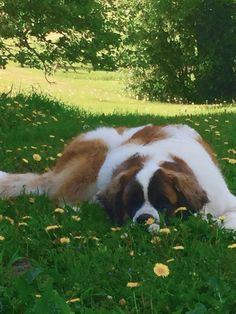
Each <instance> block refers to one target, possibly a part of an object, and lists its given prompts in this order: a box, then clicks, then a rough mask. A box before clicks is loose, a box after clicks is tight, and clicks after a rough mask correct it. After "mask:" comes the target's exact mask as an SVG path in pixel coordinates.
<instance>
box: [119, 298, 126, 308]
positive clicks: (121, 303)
mask: <svg viewBox="0 0 236 314" xmlns="http://www.w3.org/2000/svg"><path fill="white" fill-rule="evenodd" d="M119 304H120V305H121V306H125V305H126V301H125V299H124V298H122V299H120V300H119Z"/></svg>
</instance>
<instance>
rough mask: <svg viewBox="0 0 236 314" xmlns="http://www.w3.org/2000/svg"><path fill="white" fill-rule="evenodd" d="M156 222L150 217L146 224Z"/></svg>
mask: <svg viewBox="0 0 236 314" xmlns="http://www.w3.org/2000/svg"><path fill="white" fill-rule="evenodd" d="M154 222H155V219H154V218H152V217H150V218H148V219H147V220H146V221H145V225H152V224H154Z"/></svg>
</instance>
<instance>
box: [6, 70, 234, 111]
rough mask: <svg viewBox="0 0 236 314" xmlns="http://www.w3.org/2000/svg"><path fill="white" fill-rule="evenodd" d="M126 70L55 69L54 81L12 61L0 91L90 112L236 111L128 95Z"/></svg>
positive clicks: (217, 106) (231, 107) (232, 108)
mask: <svg viewBox="0 0 236 314" xmlns="http://www.w3.org/2000/svg"><path fill="white" fill-rule="evenodd" d="M127 78H128V72H126V73H120V72H117V73H113V72H103V71H96V72H87V71H85V70H78V72H76V73H75V72H67V73H64V72H63V71H58V72H57V73H56V75H55V76H54V77H52V78H50V79H51V80H52V81H54V82H55V84H51V85H50V84H48V83H47V81H46V80H45V78H44V76H43V72H42V71H40V70H36V69H29V68H20V67H17V66H16V65H14V64H12V65H10V66H8V67H7V69H6V70H0V91H7V90H10V88H11V84H12V83H13V87H14V92H15V93H18V92H19V91H20V92H22V91H27V92H32V90H33V91H38V92H43V93H44V94H48V95H50V96H53V97H56V98H58V99H60V100H62V101H63V102H64V103H65V104H68V105H71V106H74V107H79V108H81V109H83V110H86V111H88V112H91V113H105V114H111V113H113V112H114V111H115V112H117V113H127V112H129V113H130V112H132V113H139V114H158V115H163V116H166V115H168V116H175V115H183V114H208V113H216V112H224V111H225V110H226V111H228V112H236V106H235V105H234V106H233V105H231V106H227V107H225V106H221V105H215V106H206V105H200V106H199V105H191V106H190V105H178V104H163V103H159V102H149V101H142V100H136V99H134V98H130V97H129V96H128V95H127V94H126V93H125V83H124V81H125V80H126V79H127Z"/></svg>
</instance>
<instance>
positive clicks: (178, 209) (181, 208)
mask: <svg viewBox="0 0 236 314" xmlns="http://www.w3.org/2000/svg"><path fill="white" fill-rule="evenodd" d="M184 211H187V208H186V207H178V208H177V209H176V210H175V211H174V213H175V214H177V213H178V212H184Z"/></svg>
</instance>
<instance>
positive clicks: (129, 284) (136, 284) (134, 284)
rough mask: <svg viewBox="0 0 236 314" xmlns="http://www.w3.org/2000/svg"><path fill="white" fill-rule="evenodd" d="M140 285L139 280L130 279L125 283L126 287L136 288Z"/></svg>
mask: <svg viewBox="0 0 236 314" xmlns="http://www.w3.org/2000/svg"><path fill="white" fill-rule="evenodd" d="M140 285H141V284H140V282H135V281H130V282H128V283H127V285H126V287H127V288H136V287H139V286H140Z"/></svg>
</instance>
